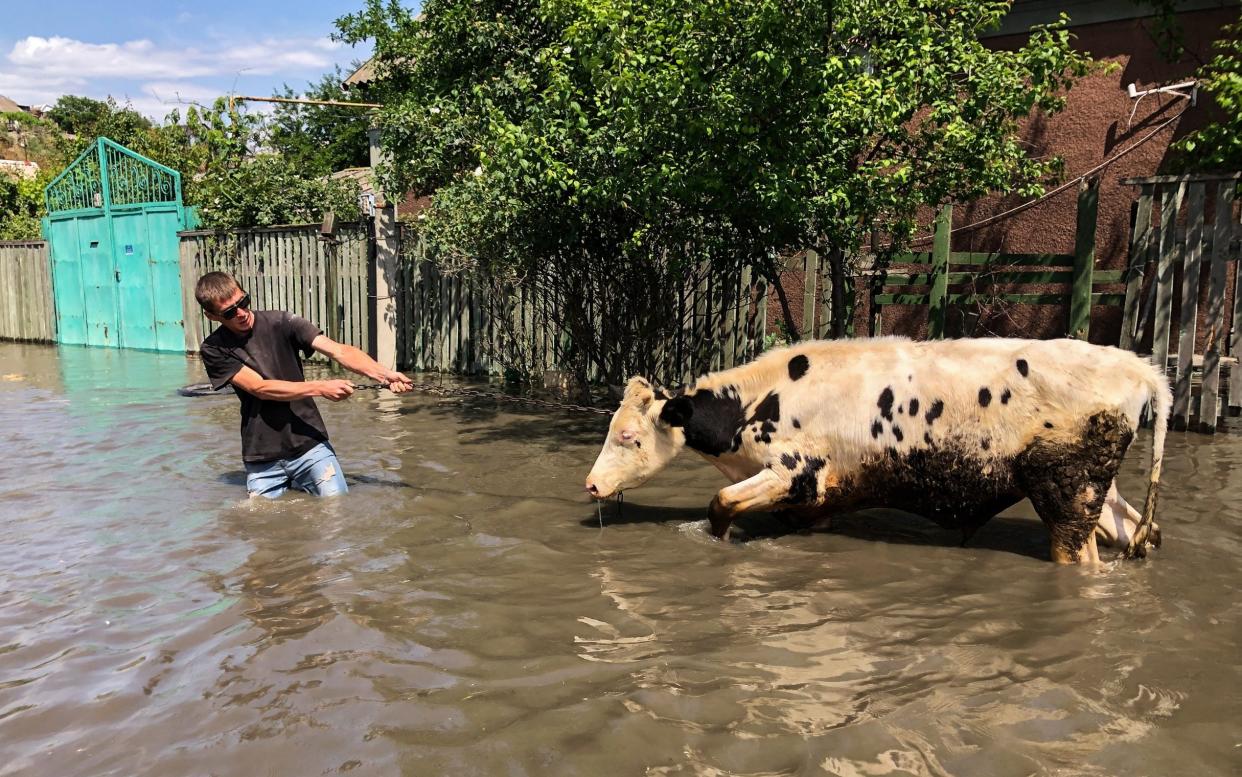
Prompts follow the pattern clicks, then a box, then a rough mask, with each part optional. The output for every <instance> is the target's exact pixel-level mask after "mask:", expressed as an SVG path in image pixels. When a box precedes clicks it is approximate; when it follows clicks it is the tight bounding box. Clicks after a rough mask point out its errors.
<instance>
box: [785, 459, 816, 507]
mask: <svg viewBox="0 0 1242 777" xmlns="http://www.w3.org/2000/svg"><path fill="white" fill-rule="evenodd" d="M824 463H825V462H824V460H823V459H821V458H819V457H818V456H807V457H806V465H805V466H804V467H803V468H802V471H801V472H799V473H798V474H797V475H794V476H793V480H791V481H790V482H789V496H788V497H786V501H787V502H790V503H793V504H810V503H811V502H814V501H816V500H817V499H818V498H819V482H818V479H817V478H816V474H817V473H818V472H819V471H820V470H821V469H823V468H824Z"/></svg>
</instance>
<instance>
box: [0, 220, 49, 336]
mask: <svg viewBox="0 0 1242 777" xmlns="http://www.w3.org/2000/svg"><path fill="white" fill-rule="evenodd" d="M54 304H55V303H54V302H53V300H52V275H51V266H50V263H49V261H48V246H47V243H45V242H43V241H42V240H12V241H9V240H6V241H0V340H24V341H30V342H39V343H50V342H53V341H55V340H56V309H55V307H54Z"/></svg>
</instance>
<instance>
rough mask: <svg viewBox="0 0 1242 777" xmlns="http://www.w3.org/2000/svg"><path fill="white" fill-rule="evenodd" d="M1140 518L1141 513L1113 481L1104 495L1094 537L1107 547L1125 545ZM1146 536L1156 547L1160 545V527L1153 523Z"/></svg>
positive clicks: (1136, 527) (1132, 534)
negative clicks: (1122, 494) (1102, 507)
mask: <svg viewBox="0 0 1242 777" xmlns="http://www.w3.org/2000/svg"><path fill="white" fill-rule="evenodd" d="M1142 518H1143V516H1142V514H1140V513H1139V511H1138V510H1135V509H1134V508H1133V507H1132V506H1130V504H1129V503H1128V502H1126V500H1125V499H1124V498H1123V497H1122V496H1121V493H1120V492H1119V491H1118V490H1117V482H1116V481H1113V483H1112V484H1111V485H1110V486H1109V487H1108V495H1107V496H1105V497H1104V509H1103V511H1102V512H1101V513H1100V522H1099V524H1097V525H1096V528H1095V538H1096V540H1097V541H1098V542H1099V543H1100V544H1102V545H1105V546H1108V547H1126V546H1127V545H1128V544H1129V542H1130V538H1132V537H1133V536H1134V532H1135V531H1136V530H1137V529H1138V525H1139V522H1140V521H1141V520H1142ZM1148 538H1149V539H1150V540H1151V542H1152V543H1153V544H1154V545H1155V546H1156V547H1157V548H1158V547H1160V527H1159V526H1157V525H1156V524H1154V523H1153V524H1152V525H1151V532H1150V534H1149V535H1148Z"/></svg>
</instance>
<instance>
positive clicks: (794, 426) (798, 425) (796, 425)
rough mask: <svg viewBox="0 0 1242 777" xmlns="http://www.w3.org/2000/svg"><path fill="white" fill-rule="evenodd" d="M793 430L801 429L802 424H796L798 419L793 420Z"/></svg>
mask: <svg viewBox="0 0 1242 777" xmlns="http://www.w3.org/2000/svg"><path fill="white" fill-rule="evenodd" d="M793 428H795V429H801V428H802V424H800V423H798V419H796V418H795V419H794V420H793Z"/></svg>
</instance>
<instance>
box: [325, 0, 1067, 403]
mask: <svg viewBox="0 0 1242 777" xmlns="http://www.w3.org/2000/svg"><path fill="white" fill-rule="evenodd" d="M1008 9H1009V3H1007V2H978V1H976V2H966V3H963V2H957V1H953V2H950V1H949V0H854V1H853V2H841V1H838V2H830V3H825V2H822V0H710V2H709V1H707V0H676V2H674V0H646V1H645V2H627V1H626V0H542V1H539V0H485V1H484V2H464V0H428V2H426V3H425V4H424V5H423V8H422V14H421V16H419V17H417V18H416V17H414V16H413V15H412V14H411V13H409V12H408V11H406V10H405V9H403V8H401V7H400V6H399V5H398V4H397V3H394V2H388V3H385V2H381V0H370V1H369V2H368V3H367V5H366V7H365V8H364V9H363V10H362V11H361V12H359V13H357V14H354V15H351V16H346V17H344V18H342V19H340V20H338V28H339V30H340V34H341V36H342V37H343V39H345V40H346V41H351V42H356V41H359V40H361V39H364V38H374V41H375V57H376V62H377V67H378V74H379V78H380V83H379V86H378V89H379V92H380V95H379V96H380V101H381V102H384V103H385V108H384V109H383V111H382V112H381V119H382V123H383V127H384V144H385V147H386V150H387V151H388V153H389V154H390V158H391V160H392V164H391V166H389V167H388V168H387V169H386V170H384V171H383V181H384V184H385V188H386V189H387V190H388V191H390V192H399V191H404V190H406V189H407V188H408V189H414V190H416V191H418V192H420V193H432V192H434V193H435V197H434V200H433V204H432V207H431V208H430V209H429V211H428V212H427V214H426V219H425V221H424V232H425V234H426V236H427V239H428V240H429V242H430V243H431V244H432V246H433V247H434V248H435V249H436V250H437V252H438V253H439V255H440V257H441V259H442V261H444V262H445V263H446V264H447V265H449V266H474V265H482V266H486V267H489V268H491V269H492V270H493V271H510V272H512V273H513V274H514V275H515V276H520V275H522V274H525V273H528V272H530V271H532V270H535V269H540V268H542V269H544V270H548V271H550V272H551V273H552V274H554V275H557V276H559V277H564V278H572V277H577V276H580V275H582V274H583V272H584V271H583V270H582V268H584V267H586V268H590V274H593V275H594V276H598V277H597V278H596V279H595V280H594V281H592V282H591V283H590V284H589V285H590V287H591V288H589V289H586V288H572V287H571V288H566V289H562V291H564V292H566V293H567V294H576V293H599V291H600V288H601V287H603V286H607V284H609V283H611V284H612V285H613V286H614V287H619V286H621V285H622V284H623V283H624V282H625V279H628V278H632V279H633V281H634V282H638V283H650V282H655V281H657V280H659V279H658V278H657V277H656V276H655V275H653V271H652V270H651V269H650V266H651V265H655V264H664V265H667V266H671V267H673V268H683V269H684V268H686V267H688V266H694V265H697V264H698V263H700V262H710V263H712V264H713V265H715V266H717V267H719V268H721V269H726V270H730V269H733V268H736V267H737V266H738V265H740V264H743V263H756V264H758V265H759V266H760V267H761V269H762V270H763V271H764V272H765V274H766V275H767V276H768V278H769V280H770V281H773V282H775V281H777V280H778V276H779V263H778V262H777V261H776V260H775V258H774V257H776V256H779V255H781V254H782V253H786V252H789V251H791V250H794V249H799V248H808V247H814V248H818V249H820V250H821V251H822V252H824V253H826V254H827V255H828V256H829V257H830V259H831V260H832V262H833V267H834V274H835V275H836V276H837V277H838V279H839V280H844V275H845V272H846V263H847V261H848V258H849V257H850V256H851V255H852V254H854V253H855V252H856V251H858V250H859V249H860V247H861V246H862V245H863V242H864V239H865V238H866V237H868V236H869V235H871V234H873V233H877V232H878V233H880V234H881V235H882V238H883V240H882V242H885V243H887V244H888V245H889V246H890V248H891V250H893V251H896V250H899V249H900V248H902V247H903V245H904V243H905V242H906V241H907V240H908V239H909V237H910V236H911V235H912V232H913V229H914V225H915V222H916V215H917V214H918V213H919V212H920V209H921V208H924V207H925V206H935V205H938V204H940V203H943V202H946V201H950V200H952V201H958V202H961V201H966V200H970V199H973V198H977V197H980V196H983V195H986V194H988V193H991V192H995V191H1005V192H1018V193H1023V194H1037V193H1040V192H1041V191H1042V184H1043V182H1045V181H1047V180H1048V179H1049V178H1050V177H1051V176H1052V175H1054V174H1055V173H1056V172H1057V169H1058V166H1057V160H1053V159H1037V158H1032V157H1030V156H1029V155H1028V153H1027V149H1026V146H1025V145H1024V144H1023V143H1022V141H1021V138H1020V134H1019V125H1020V122H1021V121H1022V120H1023V119H1024V118H1026V117H1028V116H1029V115H1030V114H1031V113H1032V112H1035V111H1042V112H1044V113H1054V112H1056V111H1058V110H1060V109H1061V108H1062V107H1063V105H1064V99H1063V92H1064V90H1065V89H1066V88H1068V87H1069V86H1070V85H1071V84H1072V83H1073V81H1074V79H1075V78H1076V77H1078V76H1080V75H1082V74H1084V73H1085V72H1086V70H1087V68H1088V60H1087V59H1086V58H1085V57H1084V56H1083V55H1081V54H1079V53H1077V52H1075V51H1074V50H1073V49H1072V48H1071V45H1070V36H1069V33H1068V32H1067V31H1066V29H1065V20H1062V22H1061V23H1060V24H1057V25H1053V26H1050V27H1046V28H1040V29H1036V30H1034V31H1033V32H1032V35H1031V38H1030V41H1029V43H1027V44H1026V45H1024V46H1022V47H1020V48H1018V49H1016V50H1010V51H995V50H990V49H988V48H986V47H984V46H983V45H982V44H981V43H980V42H979V40H978V35H979V33H980V32H982V31H984V30H987V29H990V28H993V27H995V26H996V25H997V24H999V22H1000V20H1001V18H1002V17H1003V16H1004V15H1005V13H1006V12H1007V11H1008ZM652 259H658V260H659V261H658V262H653V261H652ZM600 278H602V279H603V280H602V282H601V281H600ZM843 286H844V284H843V283H836V284H834V287H835V288H837V289H840V288H843ZM646 291H647V293H646V297H645V298H644V297H643V295H642V294H641V293H638V292H635V293H632V294H630V296H629V299H627V300H623V301H622V302H621V303H620V304H621V307H622V309H618V310H616V311H615V314H614V315H613V316H612V317H611V318H613V319H614V320H618V321H620V322H621V324H620V325H621V326H628V325H632V322H635V321H639V320H642V319H644V316H645V312H643V311H642V309H641V306H642V305H644V304H646V305H647V306H651V305H653V304H663V301H662V300H661V302H654V295H652V294H651V293H650V290H649V289H648V290H646ZM615 293H619V292H615ZM834 307H835V308H836V310H837V311H838V313H839V316H838V320H837V321H836V322H835V324H834V325H835V328H836V331H837V332H838V333H841V332H843V331H844V329H845V323H846V322H845V319H844V313H843V312H842V311H844V310H845V305H837V306H834ZM567 315H568V316H569V317H571V318H572V317H575V316H576V317H577V319H578V320H577V321H576V322H575V321H569V322H567V324H568V328H569V329H570V330H571V333H572V334H573V336H574V339H575V340H578V339H580V338H582V337H591V336H594V333H597V332H598V329H599V327H597V326H594V325H592V323H591V322H590V321H589V320H587V316H588V315H589V314H588V313H587V312H586V311H585V309H584V310H582V311H575V310H572V309H571V310H569V311H568V313H567ZM666 325H667V322H666ZM664 334H665V335H667V330H666V331H665V332H664ZM651 336H659V335H658V333H654V332H653V333H651ZM644 350H646V351H650V350H652V349H650V348H649V341H648V342H647V343H642V342H639V343H637V344H636V346H635V347H633V348H631V349H630V350H629V351H628V352H627V353H623V354H620V355H615V356H609V355H603V354H599V355H597V356H596V357H594V358H595V359H596V364H597V366H599V367H600V368H601V371H602V372H603V373H604V374H605V375H607V376H608V377H609V378H612V379H615V378H618V377H620V373H621V372H624V371H626V370H628V369H630V368H633V367H642V366H644V365H642V364H641V363H640V362H641V360H642V359H643V358H644V356H643V352H644ZM583 358H586V357H583Z"/></svg>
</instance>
